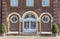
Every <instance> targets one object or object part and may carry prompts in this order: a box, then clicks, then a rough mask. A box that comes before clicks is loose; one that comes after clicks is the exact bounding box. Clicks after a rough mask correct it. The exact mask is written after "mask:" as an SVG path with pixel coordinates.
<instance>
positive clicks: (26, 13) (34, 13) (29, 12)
mask: <svg viewBox="0 0 60 39" xmlns="http://www.w3.org/2000/svg"><path fill="white" fill-rule="evenodd" d="M28 14H32V15H34V16H35V17H36V19H38V15H37V14H36V12H34V11H27V12H25V13H24V14H23V16H22V19H24V17H25V16H26V15H28Z"/></svg>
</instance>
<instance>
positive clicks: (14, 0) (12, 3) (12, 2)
mask: <svg viewBox="0 0 60 39" xmlns="http://www.w3.org/2000/svg"><path fill="white" fill-rule="evenodd" d="M10 6H12V7H17V6H18V0H10Z"/></svg>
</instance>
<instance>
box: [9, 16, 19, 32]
mask: <svg viewBox="0 0 60 39" xmlns="http://www.w3.org/2000/svg"><path fill="white" fill-rule="evenodd" d="M9 22H10V27H9V31H10V32H19V17H18V16H17V15H12V16H10V18H9Z"/></svg>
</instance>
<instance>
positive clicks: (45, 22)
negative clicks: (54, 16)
mask: <svg viewBox="0 0 60 39" xmlns="http://www.w3.org/2000/svg"><path fill="white" fill-rule="evenodd" d="M45 16H46V17H48V21H47V22H46V21H44V20H43V18H44V17H45ZM49 21H50V17H49V16H48V15H44V16H42V22H43V23H48V22H49Z"/></svg>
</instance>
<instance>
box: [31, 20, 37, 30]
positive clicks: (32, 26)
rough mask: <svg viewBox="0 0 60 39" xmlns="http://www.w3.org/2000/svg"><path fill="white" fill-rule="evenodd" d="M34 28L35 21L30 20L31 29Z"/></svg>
mask: <svg viewBox="0 0 60 39" xmlns="http://www.w3.org/2000/svg"><path fill="white" fill-rule="evenodd" d="M35 28H36V22H34V21H31V29H35Z"/></svg>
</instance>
